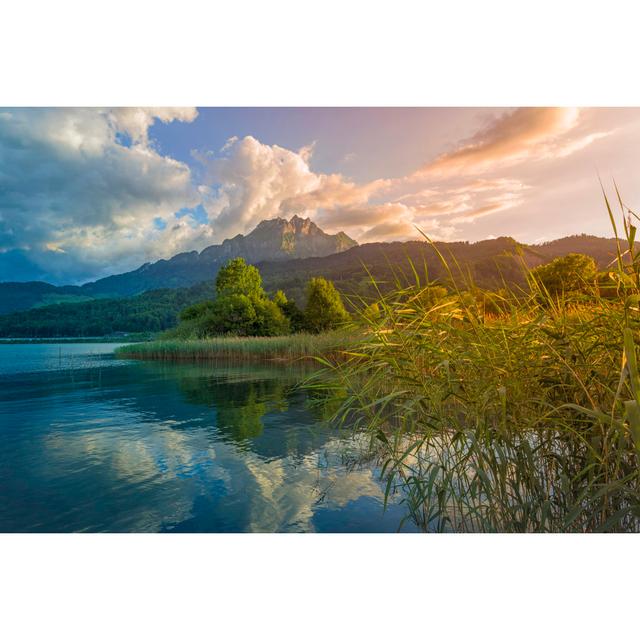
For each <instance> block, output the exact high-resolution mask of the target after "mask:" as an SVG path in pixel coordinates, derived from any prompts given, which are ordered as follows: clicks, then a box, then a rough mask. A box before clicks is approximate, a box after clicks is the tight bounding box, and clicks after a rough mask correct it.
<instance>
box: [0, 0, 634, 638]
mask: <svg viewBox="0 0 640 640" xmlns="http://www.w3.org/2000/svg"><path fill="white" fill-rule="evenodd" d="M638 24H639V21H638V19H637V16H636V15H635V11H633V5H632V3H629V2H621V1H619V0H608V2H606V3H596V2H584V1H583V2H579V3H578V2H568V1H566V2H558V0H553V1H548V0H538V1H537V2H517V1H514V0H511V1H508V2H507V1H496V0H483V2H477V1H475V2H474V1H468V2H460V1H456V2H452V1H448V2H446V3H445V2H438V3H435V2H426V1H423V2H407V1H399V2H396V3H393V4H392V3H389V2H388V1H386V2H380V1H378V0H372V1H369V2H367V3H364V2H355V1H351V2H348V1H347V0H341V1H337V0H323V2H304V1H303V0H297V1H295V2H294V1H293V0H290V1H283V0H271V1H270V2H257V1H253V2H247V1H244V0H235V1H234V2H227V3H225V4H224V5H223V4H221V3H214V2H196V1H194V0H181V1H180V2H166V1H161V0H156V1H155V2H143V1H138V2H136V1H135V0H127V1H126V2H125V1H123V0H110V2H108V3H107V2H100V3H98V2H89V1H88V0H84V1H80V0H78V1H71V0H57V1H56V2H51V1H49V2H45V1H40V2H35V1H33V0H22V1H21V2H20V3H12V4H11V6H8V5H7V3H5V5H4V6H3V7H2V9H1V10H0V68H1V70H2V73H1V74H0V104H1V105H3V106H11V105H21V106H36V105H39V106H42V105H103V104H109V105H114V104H115V105H197V106H207V105H317V106H322V105H371V106H374V105H400V106H405V105H422V106H436V105H445V106H446V105H456V106H457V105H461V106H462V105H469V106H481V105H491V106H498V105H507V106H520V105H539V104H544V105H580V106H598V105H603V106H611V105H623V106H625V105H627V106H633V105H635V106H637V105H640V83H638V82H637V73H638V70H637V60H638V53H637V47H638V37H637V26H638ZM638 540H640V538H638V537H637V536H632V535H629V536H612V535H611V536H592V535H582V536H458V537H456V536H440V537H438V536H392V535H386V536H384V535H363V536H354V535H350V536H336V535H312V536H296V535H280V536H278V535H276V536H264V535H252V536H249V535H239V536H227V535H224V536H223V535H217V536H206V535H201V536H175V537H172V536H142V535H129V536H90V535H66V536H35V535H34V536H20V535H2V536H0V570H1V571H2V574H1V575H2V579H1V580H0V603H1V604H2V614H1V615H0V633H2V637H5V638H11V640H13V639H16V638H34V637H36V638H41V637H46V638H58V637H59V638H65V639H71V638H83V639H84V638H92V639H95V638H126V639H128V638H165V637H166V638H169V637H171V638H176V637H196V636H197V637H201V636H204V635H207V636H209V635H210V636H218V637H221V638H225V639H226V638H263V637H266V638H271V637H274V638H305V639H306V638H327V637H331V638H333V637H337V638H366V639H369V638H392V637H399V636H400V637H401V636H418V637H422V636H425V637H428V636H430V635H434V634H437V635H442V636H444V637H447V638H466V637H470V638H474V639H475V638H482V637H490V638H510V639H512V638H518V639H522V638H536V639H538V638H580V639H581V640H582V639H585V638H603V637H608V638H618V637H627V636H630V634H631V633H633V632H635V633H637V632H636V631H635V630H636V627H637V624H636V622H635V612H636V606H637V595H636V594H637V576H638V575H639V572H638V569H639V568H640V567H639V566H638V565H639V560H638V558H639V557H640V554H638Z"/></svg>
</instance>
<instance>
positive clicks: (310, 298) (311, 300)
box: [304, 278, 350, 333]
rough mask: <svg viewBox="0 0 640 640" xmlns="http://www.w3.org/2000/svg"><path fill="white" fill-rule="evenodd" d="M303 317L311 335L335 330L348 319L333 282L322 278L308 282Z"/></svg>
mask: <svg viewBox="0 0 640 640" xmlns="http://www.w3.org/2000/svg"><path fill="white" fill-rule="evenodd" d="M304 317H305V326H306V329H307V330H308V331H311V332H313V333H320V332H321V331H329V330H331V329H335V328H336V327H338V326H340V325H341V324H343V323H345V322H347V321H348V320H349V319H350V316H349V314H348V313H347V310H346V309H345V308H344V305H343V304H342V299H341V298H340V294H339V293H338V291H337V290H336V288H335V287H334V286H333V282H330V281H329V280H325V279H324V278H311V280H309V283H308V284H307V305H306V307H305V311H304Z"/></svg>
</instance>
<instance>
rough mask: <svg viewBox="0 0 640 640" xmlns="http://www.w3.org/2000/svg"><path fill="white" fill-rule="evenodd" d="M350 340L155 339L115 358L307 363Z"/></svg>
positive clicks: (338, 335) (334, 336)
mask: <svg viewBox="0 0 640 640" xmlns="http://www.w3.org/2000/svg"><path fill="white" fill-rule="evenodd" d="M351 340H352V336H351V335H350V334H345V333H343V332H330V333H320V334H317V335H316V334H291V335H287V336H274V337H219V338H206V339H194V340H155V341H153V342H138V343H132V344H127V345H123V346H121V347H119V348H117V349H116V350H115V355H116V357H117V358H131V359H134V360H165V361H176V362H197V361H212V360H226V361H233V360H236V361H254V362H255V361H262V362H273V363H279V364H288V363H290V364H293V363H295V362H301V361H306V362H310V361H311V360H312V359H313V358H315V357H318V356H328V355H338V354H339V353H340V352H341V351H342V350H343V349H345V348H346V346H347V345H348V343H349V342H350V341H351Z"/></svg>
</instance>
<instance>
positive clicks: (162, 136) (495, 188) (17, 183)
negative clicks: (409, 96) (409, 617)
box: [0, 108, 640, 284]
mask: <svg viewBox="0 0 640 640" xmlns="http://www.w3.org/2000/svg"><path fill="white" fill-rule="evenodd" d="M639 166H640V109H635V108H634V109H628V108H603V109H599V108H584V109H582V108H581V109H577V108H516V109H514V108H495V109H494V108H420V109H418V108H411V109H397V108H396V109H380V108H354V109H345V108H337V109H311V108H247V109H242V108H198V109H196V108H122V109H98V108H83V109H68V108H64V109H62V108H58V109H2V108H0V281H10V280H36V279H37V280H46V281H48V282H52V283H54V284H61V283H74V284H75V283H80V282H84V281H87V280H92V279H95V278H99V277H102V276H105V275H109V274H112V273H118V272H122V271H126V270H129V269H132V268H136V267H138V266H139V265H140V264H142V263H143V262H147V261H153V260H157V259H159V258H168V257H171V256H172V255H175V254H176V253H179V252H181V251H190V250H193V249H196V250H201V249H203V248H204V247H206V246H208V245H210V244H215V243H219V242H221V241H222V240H223V239H224V238H228V237H231V236H233V235H235V234H237V233H246V232H248V231H251V229H252V228H253V227H255V225H256V224H257V223H258V222H260V221H261V220H263V219H265V218H273V217H277V216H280V217H287V218H288V217H291V216H292V215H293V214H298V215H301V216H305V217H307V216H308V217H310V218H312V219H313V220H314V221H315V222H317V223H318V224H319V225H320V226H321V227H322V228H323V229H324V230H325V231H328V232H336V231H339V230H343V231H345V232H346V233H348V234H349V235H350V236H351V237H353V238H355V239H356V240H358V241H359V242H361V243H364V242H373V241H391V240H406V239H411V238H416V237H418V232H417V230H416V227H419V228H420V229H422V230H423V231H424V232H425V233H427V234H428V235H429V236H431V237H433V238H436V239H441V240H470V241H475V240H481V239H485V238H490V237H494V236H501V235H509V236H513V237H514V238H516V239H518V240H520V241H523V242H528V243H536V242H543V241H545V240H550V239H553V238H558V237H561V236H565V235H569V234H574V233H582V232H584V233H593V234H597V235H606V236H609V235H611V230H610V227H609V222H608V218H607V215H606V211H605V210H604V208H603V201H602V195H601V191H600V184H599V181H598V176H600V177H601V179H602V181H603V183H604V184H605V186H607V187H608V186H610V185H611V184H612V179H615V180H616V182H617V183H618V185H619V187H620V190H621V192H622V195H623V197H624V198H625V200H626V202H627V204H628V205H629V206H631V207H632V208H634V207H635V206H638V205H640V183H639V182H638V180H637V178H636V175H635V174H636V171H637V168H638V167H639Z"/></svg>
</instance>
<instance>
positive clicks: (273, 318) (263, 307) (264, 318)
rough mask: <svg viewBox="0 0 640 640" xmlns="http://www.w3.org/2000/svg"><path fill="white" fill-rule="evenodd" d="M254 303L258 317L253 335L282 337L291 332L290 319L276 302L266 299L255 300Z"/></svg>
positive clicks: (253, 328)
mask: <svg viewBox="0 0 640 640" xmlns="http://www.w3.org/2000/svg"><path fill="white" fill-rule="evenodd" d="M252 302H253V308H254V309H255V316H256V317H255V320H254V322H253V325H252V334H251V335H255V336H281V335H285V334H287V333H290V332H291V325H290V323H289V319H288V318H287V317H286V316H285V314H284V313H283V311H282V309H281V308H280V307H279V306H278V305H277V304H276V303H275V302H273V301H272V300H269V299H268V298H266V297H265V298H255V299H254V300H253V301H252Z"/></svg>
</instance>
